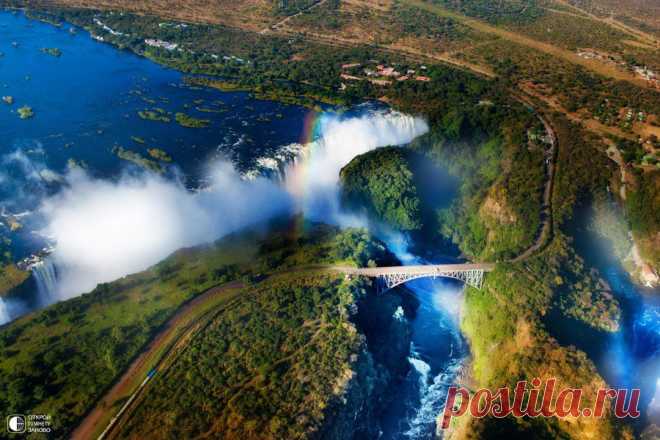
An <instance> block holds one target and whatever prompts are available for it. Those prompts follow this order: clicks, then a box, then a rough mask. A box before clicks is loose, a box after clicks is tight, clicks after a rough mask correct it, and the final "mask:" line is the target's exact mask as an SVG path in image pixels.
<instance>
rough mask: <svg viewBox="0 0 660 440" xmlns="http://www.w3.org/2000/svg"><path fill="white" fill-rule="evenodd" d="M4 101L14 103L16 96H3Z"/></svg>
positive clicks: (9, 103) (8, 103)
mask: <svg viewBox="0 0 660 440" xmlns="http://www.w3.org/2000/svg"><path fill="white" fill-rule="evenodd" d="M2 102H4V103H5V104H7V105H12V104H13V103H14V97H13V96H11V95H8V96H3V97H2Z"/></svg>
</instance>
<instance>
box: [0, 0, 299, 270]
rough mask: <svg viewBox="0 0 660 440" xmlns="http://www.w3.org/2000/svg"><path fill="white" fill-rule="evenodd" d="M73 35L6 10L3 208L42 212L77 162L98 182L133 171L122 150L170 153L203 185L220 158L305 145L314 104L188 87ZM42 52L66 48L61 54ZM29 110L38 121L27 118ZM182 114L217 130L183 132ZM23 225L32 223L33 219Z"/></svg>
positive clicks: (27, 245) (21, 237)
mask: <svg viewBox="0 0 660 440" xmlns="http://www.w3.org/2000/svg"><path fill="white" fill-rule="evenodd" d="M70 29H71V26H70V25H67V24H65V25H64V26H62V27H59V28H58V27H55V26H52V25H49V24H46V23H42V22H39V21H35V20H30V19H28V18H26V17H25V16H24V15H23V14H22V13H20V12H17V13H12V12H8V11H0V52H2V54H3V55H2V56H1V57H0V95H2V96H12V97H13V99H14V103H13V104H12V105H8V104H6V103H4V102H0V133H2V137H1V138H0V157H1V158H2V159H0V160H1V161H2V165H3V166H2V169H3V171H2V173H1V174H0V179H2V187H1V189H0V204H1V205H2V207H3V208H4V209H5V211H3V212H6V213H19V212H23V211H25V210H32V209H34V208H35V205H36V204H37V203H38V201H39V200H40V199H41V198H42V197H43V195H44V193H48V192H52V191H55V190H56V189H57V187H58V183H59V182H58V181H59V180H60V176H61V175H62V174H63V173H65V172H66V170H67V162H68V161H69V159H75V160H76V161H77V162H78V163H84V164H86V165H87V167H88V170H89V172H90V173H91V174H92V175H95V176H98V177H112V176H117V175H118V174H119V173H121V172H124V171H125V170H126V169H127V168H130V166H129V165H130V164H129V162H127V161H125V160H120V159H118V158H117V156H116V154H115V153H113V148H115V147H118V146H121V147H123V148H125V149H128V150H131V151H135V152H137V153H140V154H141V155H142V156H144V157H148V153H147V149H149V148H159V149H161V150H164V151H165V152H167V153H168V155H169V156H171V157H172V159H173V163H175V164H176V169H175V170H172V169H170V171H169V173H170V174H172V175H175V174H176V175H177V176H178V177H180V178H183V179H184V180H185V181H186V183H187V184H189V185H190V186H195V185H197V184H198V183H199V182H198V181H197V178H198V177H200V176H202V175H203V174H204V171H205V166H206V165H207V164H208V162H209V160H212V159H213V158H216V157H222V158H226V159H229V160H231V161H232V162H233V163H234V164H235V165H236V167H237V168H238V169H239V170H241V171H245V170H248V169H251V168H252V167H254V166H255V163H254V161H255V159H256V158H257V157H261V156H270V155H272V154H274V153H275V152H276V151H277V149H278V148H279V147H281V146H284V145H287V144H290V143H293V142H297V141H298V140H299V139H298V137H299V136H300V133H302V131H303V124H304V119H305V115H306V114H307V113H309V110H307V109H305V108H302V107H298V106H288V105H282V104H278V103H273V102H269V101H260V100H255V99H252V98H251V97H250V96H249V95H248V94H247V93H242V92H240V93H226V92H220V91H217V90H213V89H208V88H193V87H188V86H186V85H185V84H184V83H183V75H182V74H181V73H180V72H178V71H174V70H171V69H167V68H164V67H162V66H160V65H158V64H156V63H153V62H151V61H149V60H147V59H144V58H141V57H138V56H136V55H134V54H132V53H129V52H127V51H122V50H117V49H116V48H114V47H112V46H110V45H108V44H105V43H101V42H98V41H96V40H93V39H92V38H91V37H90V35H89V34H88V33H87V32H85V31H84V30H81V29H76V30H75V33H74V32H72V31H70ZM43 48H58V49H60V50H61V56H59V57H55V56H52V55H49V54H47V53H44V52H43V51H42V49H43ZM25 105H27V106H29V107H31V108H32V109H33V111H34V117H33V118H31V119H25V120H23V119H20V118H19V115H18V109H19V108H20V107H22V106H25ZM153 108H161V109H163V110H165V111H166V112H168V114H169V117H170V119H171V122H169V123H163V122H157V121H150V120H144V119H142V118H140V117H139V115H138V112H139V111H141V110H146V109H153ZM200 109H201V110H200ZM205 110H206V111H205ZM176 112H183V113H186V114H188V115H190V116H192V117H195V118H199V119H208V120H209V121H210V122H209V126H208V127H206V128H185V127H182V126H180V125H179V124H178V123H177V122H176V121H175V120H174V115H175V113H176ZM132 138H140V139H141V140H143V141H144V142H143V143H142V142H139V141H138V140H136V139H132ZM163 165H164V166H165V167H166V168H167V166H166V164H163ZM22 222H25V223H26V224H27V225H28V226H29V218H23V219H22ZM31 229H32V228H29V227H27V228H24V230H23V231H22V232H21V233H18V234H12V237H11V238H12V240H13V248H14V253H15V256H16V257H19V258H20V257H23V256H25V255H26V254H29V253H30V252H31V251H33V250H34V249H35V248H38V247H39V245H40V244H41V243H40V242H39V240H38V238H35V236H34V234H32V233H31ZM5 232H6V231H5Z"/></svg>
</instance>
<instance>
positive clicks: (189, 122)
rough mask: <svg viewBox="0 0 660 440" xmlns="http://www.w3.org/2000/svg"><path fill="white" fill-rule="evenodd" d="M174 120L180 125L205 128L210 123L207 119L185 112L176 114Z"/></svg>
mask: <svg viewBox="0 0 660 440" xmlns="http://www.w3.org/2000/svg"><path fill="white" fill-rule="evenodd" d="M176 122H178V123H179V125H181V126H182V127H187V128H206V127H208V126H209V124H210V123H211V121H210V120H208V119H197V118H193V117H192V116H189V115H187V114H185V113H177V114H176Z"/></svg>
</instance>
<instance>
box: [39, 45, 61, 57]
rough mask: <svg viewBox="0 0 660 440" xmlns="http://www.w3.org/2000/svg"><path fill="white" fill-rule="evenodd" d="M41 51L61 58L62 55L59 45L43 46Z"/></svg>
mask: <svg viewBox="0 0 660 440" xmlns="http://www.w3.org/2000/svg"><path fill="white" fill-rule="evenodd" d="M41 52H43V53H45V54H47V55H50V56H52V57H55V58H59V57H61V56H62V51H61V50H60V49H59V48H57V47H42V48H41Z"/></svg>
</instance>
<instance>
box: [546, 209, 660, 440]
mask: <svg viewBox="0 0 660 440" xmlns="http://www.w3.org/2000/svg"><path fill="white" fill-rule="evenodd" d="M613 206H614V205H613ZM592 215H593V214H592V212H591V210H590V209H587V208H583V209H581V210H580V211H578V214H577V215H576V216H575V221H574V222H573V223H572V225H571V229H572V235H573V236H574V238H575V248H576V250H577V251H578V253H579V254H580V255H581V256H582V257H583V258H584V259H585V262H586V263H587V265H589V266H591V267H594V268H596V269H598V271H599V273H600V275H601V277H602V278H603V279H604V280H605V281H606V282H607V284H608V285H609V287H610V289H611V291H612V293H613V294H614V297H615V298H616V299H617V300H618V301H619V304H620V306H621V310H622V319H621V323H620V324H621V327H620V330H619V331H618V332H615V333H603V332H595V331H591V330H589V329H587V328H580V329H579V330H578V328H577V327H576V326H574V325H573V326H571V328H569V329H566V328H563V329H562V328H559V329H555V330H557V331H556V334H555V336H556V337H557V338H558V339H559V341H560V342H562V343H564V344H573V345H575V346H576V347H578V348H580V349H582V350H584V351H585V352H586V353H588V354H589V356H590V358H591V359H592V360H593V361H594V363H595V364H596V368H597V369H598V371H599V372H600V374H601V375H602V376H603V378H604V379H605V381H606V382H607V383H608V384H609V385H610V386H611V387H613V388H625V389H632V388H639V389H640V390H641V395H640V404H639V409H640V411H641V413H642V415H641V417H640V418H639V419H638V420H636V421H634V423H633V424H634V427H635V429H636V430H637V432H638V433H640V432H642V431H643V429H644V428H645V427H646V426H648V425H649V424H651V423H655V424H660V295H659V292H658V291H657V289H656V290H654V289H650V288H645V287H641V286H640V285H638V284H636V283H634V282H633V281H632V280H631V277H630V275H629V274H628V272H627V271H626V270H625V269H624V267H623V264H622V262H621V261H620V260H619V259H618V258H617V257H616V253H615V252H614V250H613V249H612V247H611V243H609V242H608V241H607V240H604V239H603V238H602V237H600V236H599V235H598V234H597V233H596V232H595V230H594V229H593V228H591V227H589V219H590V218H591V216H592ZM551 327H552V326H551ZM567 330H568V331H567ZM654 399H655V400H654Z"/></svg>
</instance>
